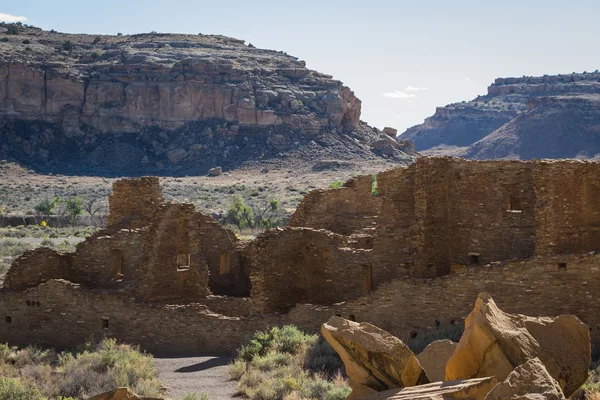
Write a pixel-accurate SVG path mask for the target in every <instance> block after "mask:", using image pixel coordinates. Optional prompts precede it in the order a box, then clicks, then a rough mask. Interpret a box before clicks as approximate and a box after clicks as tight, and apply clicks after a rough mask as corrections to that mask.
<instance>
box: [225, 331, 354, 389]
mask: <svg viewBox="0 0 600 400" xmlns="http://www.w3.org/2000/svg"><path fill="white" fill-rule="evenodd" d="M341 370H342V364H341V360H340V359H339V357H338V356H337V354H335V352H334V351H333V349H331V348H330V347H329V345H328V344H327V343H326V342H323V341H322V340H319V337H318V336H317V335H307V334H305V333H303V332H301V331H300V330H298V329H297V328H296V327H293V326H284V327H282V328H272V329H270V330H268V331H265V332H257V333H256V334H254V336H253V337H252V339H251V340H250V341H249V342H248V344H247V345H245V346H243V347H242V348H240V349H239V354H238V357H237V358H236V359H235V360H234V362H233V363H232V364H231V365H230V373H231V377H232V379H234V380H238V381H239V391H240V393H241V394H242V395H244V396H246V397H248V398H250V399H252V400H284V399H288V400H307V399H323V400H343V399H345V398H346V397H347V396H348V395H349V394H350V388H349V387H348V385H347V382H346V380H345V378H344V377H343V375H342V372H341Z"/></svg>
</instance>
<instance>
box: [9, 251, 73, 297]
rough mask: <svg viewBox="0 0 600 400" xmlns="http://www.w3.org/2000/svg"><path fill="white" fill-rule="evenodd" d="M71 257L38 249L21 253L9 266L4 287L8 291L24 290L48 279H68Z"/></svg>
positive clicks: (69, 276) (69, 277)
mask: <svg viewBox="0 0 600 400" xmlns="http://www.w3.org/2000/svg"><path fill="white" fill-rule="evenodd" d="M74 278H75V277H74V276H73V275H72V273H71V257H70V256H69V255H67V254H60V253H57V252H56V251H55V250H52V249H49V248H47V247H40V248H37V249H35V250H30V251H27V252H25V253H23V254H22V255H21V256H20V257H19V258H18V259H17V260H15V262H14V263H13V265H12V266H11V268H10V269H9V270H8V272H7V273H6V276H5V279H4V287H5V288H7V289H10V290H25V289H28V288H31V287H34V286H37V285H39V284H40V283H43V282H46V281H49V280H50V279H69V280H73V279H74Z"/></svg>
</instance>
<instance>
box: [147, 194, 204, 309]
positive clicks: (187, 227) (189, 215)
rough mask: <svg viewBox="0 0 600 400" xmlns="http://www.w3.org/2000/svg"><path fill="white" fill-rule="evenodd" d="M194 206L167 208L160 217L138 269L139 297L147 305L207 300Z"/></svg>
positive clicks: (158, 215) (164, 208)
mask: <svg viewBox="0 0 600 400" xmlns="http://www.w3.org/2000/svg"><path fill="white" fill-rule="evenodd" d="M194 214H195V210H194V205H193V204H168V205H166V206H164V207H162V208H161V209H160V211H159V212H158V213H157V216H156V221H155V223H154V224H152V226H151V227H150V228H149V233H148V237H149V240H148V241H147V242H146V243H145V246H144V248H143V253H144V254H145V259H144V260H143V261H142V262H141V263H140V265H139V268H138V272H137V274H138V279H137V280H136V281H137V284H138V289H137V292H138V294H139V295H140V296H141V297H142V298H143V299H145V300H147V301H164V300H193V299H198V298H204V297H206V296H207V295H208V294H209V293H210V292H209V290H208V275H209V273H208V266H207V264H206V260H205V259H204V256H203V253H202V248H201V243H200V242H201V236H200V232H199V231H198V230H197V229H196V225H195V220H194Z"/></svg>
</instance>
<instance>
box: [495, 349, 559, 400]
mask: <svg viewBox="0 0 600 400" xmlns="http://www.w3.org/2000/svg"><path fill="white" fill-rule="evenodd" d="M485 400H566V399H565V395H564V394H563V392H562V390H561V388H560V385H559V384H558V382H556V380H555V379H554V378H552V377H551V376H550V374H549V373H548V370H547V369H546V367H545V366H544V364H542V362H541V361H540V359H539V358H533V359H531V360H529V361H527V362H526V363H525V364H522V365H519V366H518V367H517V368H515V370H514V371H513V372H511V373H510V374H509V375H508V377H507V378H506V379H505V380H504V382H501V383H499V384H497V385H496V386H494V388H493V389H492V390H491V391H490V393H489V394H488V395H487V396H486V398H485Z"/></svg>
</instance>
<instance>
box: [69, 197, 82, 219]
mask: <svg viewBox="0 0 600 400" xmlns="http://www.w3.org/2000/svg"><path fill="white" fill-rule="evenodd" d="M83 205H84V200H83V199H82V198H81V197H79V196H75V197H71V198H70V199H67V200H65V209H66V211H67V214H69V219H70V220H71V223H72V224H74V223H75V221H76V220H77V217H78V216H80V215H81V214H83Z"/></svg>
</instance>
